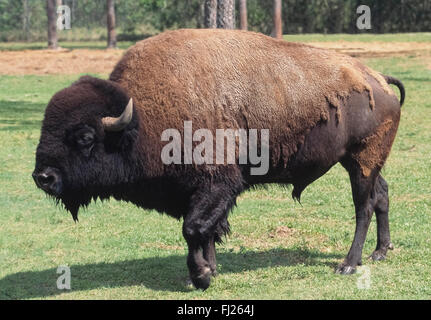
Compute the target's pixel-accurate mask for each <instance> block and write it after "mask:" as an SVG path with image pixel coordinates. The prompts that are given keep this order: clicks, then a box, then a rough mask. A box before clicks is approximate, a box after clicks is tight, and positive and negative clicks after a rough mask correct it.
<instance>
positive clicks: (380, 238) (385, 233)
mask: <svg viewBox="0 0 431 320" xmlns="http://www.w3.org/2000/svg"><path fill="white" fill-rule="evenodd" d="M371 200H372V202H373V207H374V212H375V213H376V221H377V246H376V250H374V252H373V253H372V254H371V256H370V258H372V259H373V260H374V261H378V260H384V259H385V258H386V253H387V251H388V249H390V250H393V248H394V246H393V244H392V242H391V237H390V232H389V216H388V213H389V197H388V184H387V183H386V181H385V179H383V177H382V176H381V175H379V176H378V177H377V180H376V183H375V185H374V191H373V192H372V193H371Z"/></svg>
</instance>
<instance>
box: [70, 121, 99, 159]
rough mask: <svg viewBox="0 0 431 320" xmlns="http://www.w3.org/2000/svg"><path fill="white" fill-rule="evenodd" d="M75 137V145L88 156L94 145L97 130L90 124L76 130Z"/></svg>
mask: <svg viewBox="0 0 431 320" xmlns="http://www.w3.org/2000/svg"><path fill="white" fill-rule="evenodd" d="M73 137H74V138H73V139H72V140H74V141H75V145H76V147H77V148H78V150H79V151H80V152H81V153H82V154H83V155H84V156H85V157H86V158H88V157H89V156H90V154H91V150H92V149H93V147H94V143H95V140H96V131H95V130H94V129H93V128H91V127H89V126H85V127H84V128H81V129H78V130H76V131H74V133H73Z"/></svg>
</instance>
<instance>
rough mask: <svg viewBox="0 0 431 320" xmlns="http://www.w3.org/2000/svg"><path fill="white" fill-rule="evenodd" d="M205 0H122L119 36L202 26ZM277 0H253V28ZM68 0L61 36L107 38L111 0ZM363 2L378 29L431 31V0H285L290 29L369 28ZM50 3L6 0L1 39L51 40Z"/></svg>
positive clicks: (264, 27) (262, 23)
mask: <svg viewBox="0 0 431 320" xmlns="http://www.w3.org/2000/svg"><path fill="white" fill-rule="evenodd" d="M203 2H204V1H203V0H181V1H176V0H116V18H117V26H118V29H119V39H118V40H120V41H121V40H136V39H141V38H145V37H147V36H149V35H153V34H155V33H158V32H160V31H163V30H165V29H173V28H200V27H202V25H203ZM272 2H273V1H270V0H248V1H247V6H248V8H247V10H248V24H249V29H251V30H253V31H259V32H263V33H266V34H270V33H271V29H272V5H273V4H272ZM63 3H64V4H66V5H69V7H70V8H71V11H72V30H67V31H63V32H61V33H60V34H59V38H60V40H61V39H68V40H72V39H74V40H90V39H91V40H104V39H105V38H106V30H105V28H106V1H105V0H63ZM361 4H365V5H368V6H369V7H370V8H371V12H372V30H371V32H373V33H386V32H418V31H431V0H308V1H303V0H283V14H282V16H283V30H284V33H290V34H295V33H358V32H364V31H360V30H358V29H357V28H356V18H357V17H358V14H357V13H356V8H357V7H358V6H359V5H361ZM45 5H46V1H45V0H0V40H1V41H15V40H27V41H34V40H45V39H46V25H47V17H46V12H45ZM236 5H237V7H238V1H236ZM237 10H238V8H237ZM236 17H237V19H238V14H237V15H236ZM237 25H238V23H237ZM366 32H367V31H366ZM368 32H369V31H368Z"/></svg>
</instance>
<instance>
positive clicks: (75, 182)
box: [33, 76, 139, 220]
mask: <svg viewBox="0 0 431 320" xmlns="http://www.w3.org/2000/svg"><path fill="white" fill-rule="evenodd" d="M136 118H137V115H136V112H134V108H133V102H132V99H130V98H129V97H128V95H127V93H126V92H125V91H124V90H123V89H122V88H121V87H120V86H119V85H118V84H116V83H114V82H111V81H107V80H101V79H97V78H93V77H89V76H85V77H82V78H81V79H79V80H78V81H77V82H75V83H74V84H72V85H71V86H70V87H68V88H66V89H63V90H61V91H59V92H58V93H57V94H55V95H54V97H53V98H52V99H51V101H50V102H49V104H48V107H47V108H46V111H45V117H44V120H43V124H42V132H41V137H40V142H39V145H38V147H37V151H36V166H35V170H34V172H33V178H34V180H35V182H36V185H37V186H38V187H39V188H41V189H42V190H44V191H45V192H46V193H47V194H48V195H50V196H52V197H54V198H55V199H56V200H57V203H60V202H61V203H63V204H64V206H65V208H66V209H67V210H69V211H70V212H71V213H72V216H73V218H74V219H75V220H77V215H78V210H79V208H80V207H81V206H86V205H88V204H89V203H90V201H91V199H96V198H101V199H105V198H108V197H110V196H111V195H113V193H114V191H115V190H116V189H119V188H120V189H121V186H122V185H124V184H126V183H129V182H130V181H131V180H132V176H133V175H132V173H131V170H130V169H129V168H132V167H136V166H133V165H131V163H130V162H132V161H134V160H133V159H134V157H133V154H134V152H133V149H134V146H135V141H136V139H138V123H139V122H138V121H137V119H136ZM134 177H136V175H135V176H134Z"/></svg>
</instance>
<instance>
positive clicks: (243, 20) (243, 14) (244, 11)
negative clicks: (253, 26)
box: [239, 0, 248, 30]
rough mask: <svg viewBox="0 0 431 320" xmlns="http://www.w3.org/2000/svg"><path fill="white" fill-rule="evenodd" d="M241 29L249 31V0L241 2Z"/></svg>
mask: <svg viewBox="0 0 431 320" xmlns="http://www.w3.org/2000/svg"><path fill="white" fill-rule="evenodd" d="M239 28H240V29H241V30H247V29H248V23H247V0H239Z"/></svg>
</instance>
